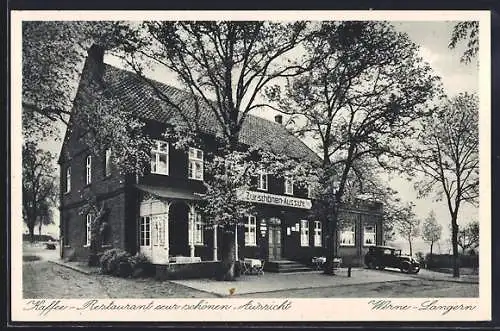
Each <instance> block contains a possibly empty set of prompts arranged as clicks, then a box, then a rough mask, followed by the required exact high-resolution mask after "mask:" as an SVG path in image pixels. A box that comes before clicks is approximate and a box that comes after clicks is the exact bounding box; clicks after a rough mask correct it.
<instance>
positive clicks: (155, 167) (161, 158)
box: [151, 140, 168, 175]
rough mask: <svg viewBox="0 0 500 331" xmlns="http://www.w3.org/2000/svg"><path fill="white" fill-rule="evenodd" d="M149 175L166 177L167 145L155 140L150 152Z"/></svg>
mask: <svg viewBox="0 0 500 331" xmlns="http://www.w3.org/2000/svg"><path fill="white" fill-rule="evenodd" d="M151 173H153V174H160V175H168V143H167V142H164V141H161V140H155V141H154V145H153V149H152V150H151Z"/></svg>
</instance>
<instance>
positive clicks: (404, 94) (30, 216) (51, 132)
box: [11, 11, 491, 321]
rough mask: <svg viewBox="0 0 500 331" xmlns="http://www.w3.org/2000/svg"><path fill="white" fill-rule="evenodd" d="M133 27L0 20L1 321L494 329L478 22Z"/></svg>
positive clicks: (183, 17)
mask: <svg viewBox="0 0 500 331" xmlns="http://www.w3.org/2000/svg"><path fill="white" fill-rule="evenodd" d="M148 13H149V14H148ZM148 13H141V12H136V13H127V14H123V13H122V15H121V16H120V14H118V13H112V12H98V11H96V12H90V13H83V14H82V13H78V12H76V13H71V12H70V11H68V12H65V11H60V12H36V11H27V12H23V11H18V12H16V13H14V12H13V13H12V17H13V19H12V35H11V36H12V38H11V43H12V45H11V47H12V49H11V65H12V73H11V84H12V92H11V98H12V107H11V128H12V130H11V131H12V141H11V150H12V161H11V162H12V167H11V169H12V171H13V172H12V174H11V175H12V176H11V178H12V201H11V202H12V220H11V229H12V232H11V235H12V237H13V238H12V240H11V242H12V252H11V253H12V255H11V260H12V270H13V271H12V298H13V299H12V300H14V299H15V298H17V299H16V300H17V302H18V305H19V311H18V312H17V313H16V315H15V316H17V318H19V319H23V316H29V317H27V318H28V319H29V320H37V318H38V319H40V320H51V318H53V319H54V320H66V319H68V320H71V321H74V320H78V319H82V320H95V319H98V320H108V319H115V318H119V317H118V316H120V318H121V320H128V319H130V318H135V317H137V318H138V319H139V320H147V319H149V318H150V319H152V320H166V319H167V320H170V319H174V320H188V319H191V320H200V319H201V320H206V321H208V320H224V319H227V320H245V319H246V318H248V316H247V315H245V314H250V313H252V317H250V319H251V320H259V319H260V318H262V319H263V320H272V319H281V318H283V319H285V320H296V319H299V320H301V319H307V318H309V319H315V320H324V321H329V320H343V319H346V320H364V319H369V320H378V319H380V320H391V319H405V320H406V319H412V318H415V319H425V318H426V317H425V316H427V318H428V319H431V320H446V319H450V320H460V319H465V320H476V321H477V320H487V319H489V318H491V317H490V315H489V314H490V313H491V312H490V307H489V304H490V301H491V300H490V297H491V290H490V287H491V284H490V282H491V275H490V267H491V266H490V263H489V261H490V256H491V255H490V254H491V247H490V242H489V240H490V222H491V219H490V185H491V184H490V178H489V176H490V173H489V169H490V165H489V162H490V161H489V159H490V157H489V141H490V139H489V137H490V136H489V134H490V122H489V117H490V109H489V96H490V94H489V93H490V90H489V89H490V85H489V84H490V81H489V74H490V68H489V61H490V58H489V57H490V50H489V47H490V45H489V42H490V25H489V24H490V22H489V14H488V13H487V12H481V11H469V12H465V13H460V12H451V11H448V12H438V11H429V12H424V13H422V12H414V13H412V12H411V11H406V12H404V13H403V12H385V13H383V12H377V11H370V12H349V13H344V14H343V13H342V12H328V13H327V12H321V11H320V12H314V13H316V14H314V13H313V12H303V13H301V12H294V13H293V14H291V13H282V17H280V16H279V15H277V14H276V13H269V12H258V11H256V12H240V13H238V14H235V13H232V14H231V13H229V12H212V13H211V12H198V13H196V12H177V13H174V12H148ZM21 238H22V239H21ZM21 257H22V258H21ZM480 262H482V263H480ZM355 299H358V300H355ZM67 300H69V301H67ZM308 307H309V308H308ZM334 307H335V308H334ZM356 307H359V308H356ZM299 309H300V311H299ZM334 309H336V310H337V312H338V309H345V310H346V311H345V314H338V313H336V314H329V313H328V311H333V310H334ZM132 312H133V313H134V314H136V313H137V316H135V317H134V316H130V315H131V313H132ZM176 314H177V315H176ZM188 314H190V315H188ZM259 314H261V315H259ZM391 314H392V315H391ZM394 314H396V316H393V315H394ZM425 314H427V315H425ZM127 315H128V316H127ZM132 315H133V314H132ZM148 316H149V317H148ZM188 316H191V317H188Z"/></svg>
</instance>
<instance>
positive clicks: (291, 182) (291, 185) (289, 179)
mask: <svg viewBox="0 0 500 331" xmlns="http://www.w3.org/2000/svg"><path fill="white" fill-rule="evenodd" d="M287 183H290V184H289V185H287ZM284 186H285V190H284V191H285V194H286V195H293V179H292V178H291V177H285V182H284ZM287 188H290V189H291V191H288V190H287Z"/></svg>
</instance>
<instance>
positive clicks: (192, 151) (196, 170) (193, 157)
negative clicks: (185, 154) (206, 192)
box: [188, 147, 203, 180]
mask: <svg viewBox="0 0 500 331" xmlns="http://www.w3.org/2000/svg"><path fill="white" fill-rule="evenodd" d="M188 178H190V179H196V180H203V151H202V150H201V149H198V148H192V147H190V148H189V169H188Z"/></svg>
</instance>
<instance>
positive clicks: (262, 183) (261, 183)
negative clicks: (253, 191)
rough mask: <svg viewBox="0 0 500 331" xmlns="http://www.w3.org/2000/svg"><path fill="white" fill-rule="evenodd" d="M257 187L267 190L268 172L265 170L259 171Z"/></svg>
mask: <svg viewBox="0 0 500 331" xmlns="http://www.w3.org/2000/svg"><path fill="white" fill-rule="evenodd" d="M257 189H258V190H261V191H267V189H268V185H267V174H266V173H264V172H259V174H258V175H257Z"/></svg>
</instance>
